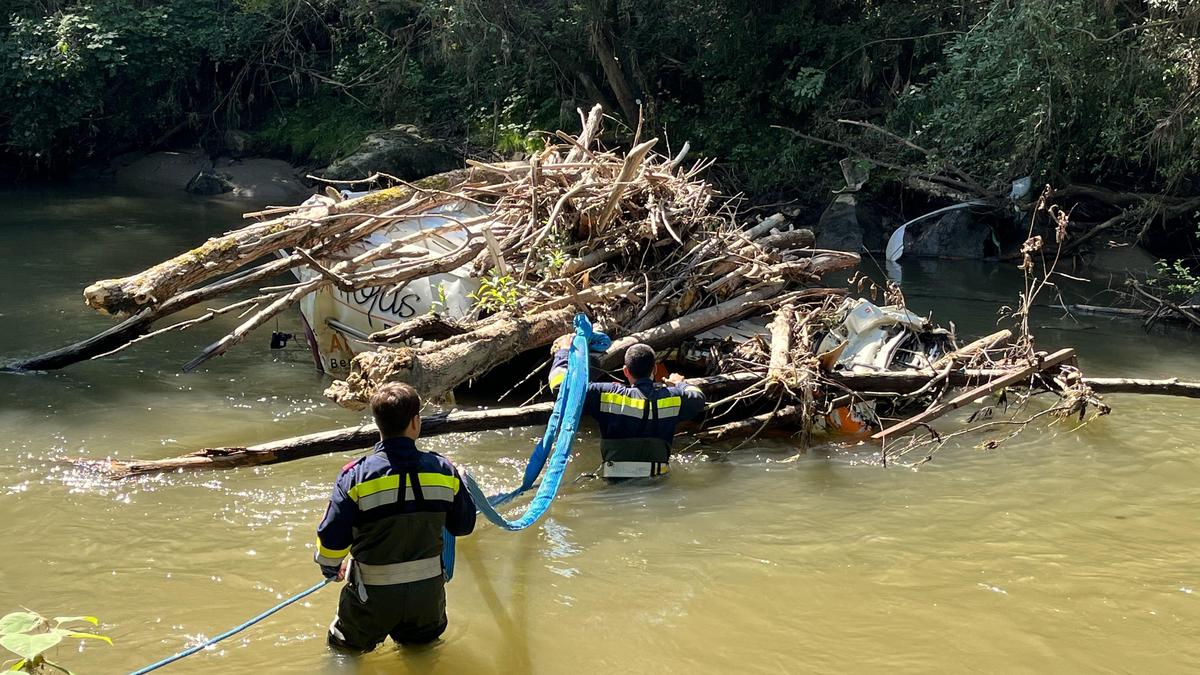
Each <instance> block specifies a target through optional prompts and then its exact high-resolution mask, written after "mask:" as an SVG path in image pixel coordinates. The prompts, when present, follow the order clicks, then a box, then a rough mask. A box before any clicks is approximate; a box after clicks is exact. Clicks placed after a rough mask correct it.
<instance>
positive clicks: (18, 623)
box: [0, 612, 42, 635]
mask: <svg viewBox="0 0 1200 675" xmlns="http://www.w3.org/2000/svg"><path fill="white" fill-rule="evenodd" d="M41 620H42V617H40V616H38V615H37V614H34V613H33V612H13V613H12V614H8V615H6V616H5V617H4V618H0V635H12V634H14V633H24V632H26V631H29V630H32V629H33V628H35V627H36V626H37V625H38V623H39V622H41Z"/></svg>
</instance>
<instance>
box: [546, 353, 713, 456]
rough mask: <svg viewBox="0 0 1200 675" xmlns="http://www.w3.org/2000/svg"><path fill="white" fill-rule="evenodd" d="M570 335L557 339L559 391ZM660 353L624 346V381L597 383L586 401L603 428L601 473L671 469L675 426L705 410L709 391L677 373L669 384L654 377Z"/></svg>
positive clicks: (553, 371)
mask: <svg viewBox="0 0 1200 675" xmlns="http://www.w3.org/2000/svg"><path fill="white" fill-rule="evenodd" d="M570 337H571V336H563V337H562V338H559V339H558V340H557V341H555V343H554V345H553V347H552V349H553V350H554V363H553V365H552V366H551V368H550V389H551V390H556V389H558V387H559V385H561V384H562V381H563V378H564V377H566V373H567V356H568V354H569V346H570ZM655 366H656V355H655V353H654V349H653V348H651V347H650V345H646V344H641V343H638V344H635V345H633V346H631V347H630V348H629V349H627V350H625V369H624V374H625V379H626V380H628V382H629V384H628V385H625V384H623V383H620V382H592V383H591V384H589V385H588V390H587V398H586V399H585V401H584V406H583V412H584V414H587V415H591V416H592V417H593V418H595V420H596V422H597V423H598V424H599V426H600V454H601V456H602V457H603V459H604V463H603V464H602V465H601V467H600V475H602V476H604V477H605V478H609V479H625V478H648V477H652V476H661V475H664V474H666V473H668V472H669V471H670V470H671V464H670V458H671V445H672V441H673V440H674V438H675V427H676V426H677V425H678V424H679V423H680V422H684V421H687V420H690V419H694V418H696V417H699V416H700V415H701V413H703V412H704V403H705V401H704V392H702V391H700V389H699V388H698V387H695V386H692V385H690V384H688V383H687V382H686V381H685V380H684V379H683V376H682V375H679V374H672V375H670V376H668V377H667V378H666V384H660V383H655V382H654V380H653V379H652V377H651V376H652V375H653V374H654V369H655Z"/></svg>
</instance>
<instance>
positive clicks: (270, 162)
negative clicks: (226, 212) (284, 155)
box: [215, 157, 312, 203]
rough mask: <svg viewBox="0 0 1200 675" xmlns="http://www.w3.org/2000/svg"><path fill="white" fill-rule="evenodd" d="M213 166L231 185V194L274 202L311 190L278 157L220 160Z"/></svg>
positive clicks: (292, 197) (292, 168) (293, 169)
mask: <svg viewBox="0 0 1200 675" xmlns="http://www.w3.org/2000/svg"><path fill="white" fill-rule="evenodd" d="M215 168H217V169H219V170H220V172H221V174H222V175H224V176H226V177H227V178H228V179H229V182H230V183H232V184H233V196H235V197H243V198H245V199H255V200H260V201H270V202H276V203H278V202H282V201H284V200H289V199H294V198H296V197H300V196H303V195H307V194H311V193H312V190H311V189H310V188H309V187H307V186H306V185H305V184H304V183H303V182H301V180H300V176H299V175H298V174H297V172H296V168H295V167H294V166H292V165H291V164H288V163H287V162H285V161H283V160H281V159H265V158H262V157H259V158H252V159H238V160H233V159H221V160H217V163H216V167H215Z"/></svg>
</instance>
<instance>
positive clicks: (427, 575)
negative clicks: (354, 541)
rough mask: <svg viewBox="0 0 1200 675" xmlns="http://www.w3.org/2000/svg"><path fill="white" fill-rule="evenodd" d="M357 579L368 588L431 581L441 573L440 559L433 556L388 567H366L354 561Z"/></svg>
mask: <svg viewBox="0 0 1200 675" xmlns="http://www.w3.org/2000/svg"><path fill="white" fill-rule="evenodd" d="M354 566H355V569H356V570H357V573H358V579H359V581H361V582H362V583H364V584H366V585H368V586H390V585H392V584H407V583H410V582H413V581H424V580H425V579H432V578H434V577H436V576H438V575H440V574H441V573H442V558H441V556H434V557H432V558H423V559H421V560H410V561H409V562H401V563H392V564H390V565H367V564H365V563H361V562H358V561H357V560H356V561H354Z"/></svg>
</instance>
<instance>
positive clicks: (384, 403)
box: [371, 382, 421, 438]
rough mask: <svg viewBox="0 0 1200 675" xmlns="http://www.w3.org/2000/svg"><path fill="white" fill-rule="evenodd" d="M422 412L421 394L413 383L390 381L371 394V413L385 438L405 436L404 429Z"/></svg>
mask: <svg viewBox="0 0 1200 675" xmlns="http://www.w3.org/2000/svg"><path fill="white" fill-rule="evenodd" d="M419 414H421V396H420V395H419V394H417V390H416V389H413V388H412V386H411V385H407V384H404V383H403V382H388V383H387V384H384V385H382V386H380V387H379V388H378V389H376V390H375V393H374V394H371V415H372V416H373V417H374V418H375V426H377V427H379V434H380V435H381V436H383V437H384V438H391V437H394V436H403V435H404V430H405V429H407V428H408V425H409V423H411V422H412V419H413V418H414V417H416V416H417V415H419Z"/></svg>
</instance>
